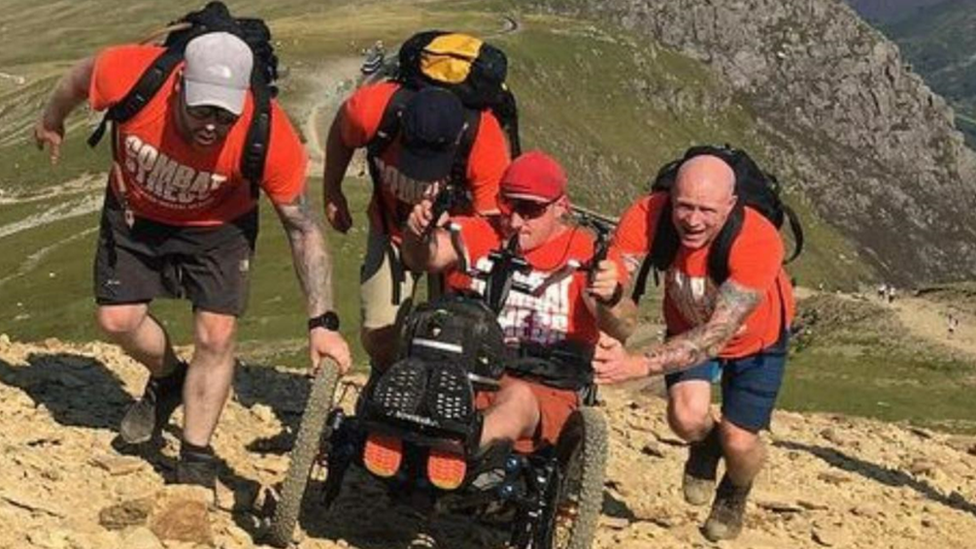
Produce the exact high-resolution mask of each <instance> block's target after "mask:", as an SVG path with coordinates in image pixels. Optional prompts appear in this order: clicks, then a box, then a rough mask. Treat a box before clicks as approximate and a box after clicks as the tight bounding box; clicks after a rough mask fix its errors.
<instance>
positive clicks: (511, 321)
mask: <svg viewBox="0 0 976 549" xmlns="http://www.w3.org/2000/svg"><path fill="white" fill-rule="evenodd" d="M498 205H499V210H500V211H501V216H499V218H497V219H487V218H484V217H455V218H451V219H449V220H448V219H446V216H441V219H436V220H435V219H434V216H435V214H434V212H433V208H432V204H431V202H429V201H425V202H422V203H420V204H418V205H417V206H416V207H415V208H414V210H413V212H412V213H411V215H410V217H409V219H408V221H407V227H406V230H405V236H404V242H403V259H404V262H405V263H406V265H407V266H408V267H410V268H411V269H413V270H414V271H426V272H429V273H443V274H444V275H445V277H446V284H447V287H448V288H449V289H450V290H452V291H455V292H464V291H472V290H473V291H475V292H478V293H479V294H482V295H485V297H486V298H488V299H487V301H489V302H490V301H491V299H490V296H489V295H488V294H494V295H495V299H496V300H497V299H498V297H497V294H498V293H499V291H498V290H499V289H498V288H493V287H492V284H493V283H494V284H495V285H497V280H495V281H492V279H491V278H490V277H489V279H488V280H487V281H486V280H484V279H483V278H479V277H478V276H477V275H474V276H472V274H473V273H475V272H482V273H484V272H489V271H491V269H492V267H493V266H494V267H496V268H497V267H498V263H499V262H500V261H505V262H513V261H514V262H515V263H517V265H515V266H514V267H512V265H506V268H509V267H511V268H515V270H516V272H514V274H513V275H512V276H511V277H510V278H509V284H510V286H508V287H506V288H504V291H503V292H501V295H502V298H501V299H502V300H503V302H500V303H497V305H496V306H497V309H496V310H495V311H494V313H495V314H497V320H498V325H500V327H501V329H502V331H503V341H504V347H506V348H507V352H509V353H511V354H512V355H513V356H515V357H518V358H515V360H514V361H509V362H508V367H507V368H506V372H505V374H504V375H502V376H501V378H500V380H499V381H497V382H496V385H497V388H496V389H497V390H492V391H478V392H477V393H476V398H475V408H476V409H477V410H478V415H479V420H480V423H479V427H480V432H476V433H475V435H474V437H473V439H472V440H469V441H468V444H467V448H461V449H460V450H459V449H453V448H446V449H445V448H432V449H431V451H430V454H429V456H428V459H427V477H428V479H429V480H430V482H431V483H432V484H433V485H434V486H436V487H438V488H440V489H442V490H452V489H455V488H457V487H458V486H460V485H461V484H462V482H463V481H464V479H465V476H466V468H467V461H466V459H465V458H466V456H465V450H467V452H468V453H469V455H471V454H474V455H477V453H478V452H484V451H486V450H487V449H488V448H490V447H492V446H494V445H496V444H498V443H502V444H508V443H511V444H513V445H514V450H515V451H517V452H523V453H531V452H534V451H536V450H537V449H539V448H541V447H544V446H547V445H554V444H555V442H556V439H557V437H558V436H559V433H560V431H561V429H562V427H563V425H564V424H565V423H566V421H567V419H568V418H569V416H570V414H571V413H572V412H573V411H574V410H575V409H576V408H578V407H579V405H580V393H579V391H578V389H580V388H581V387H582V386H583V385H589V384H590V382H591V381H592V368H591V366H590V360H591V359H592V353H593V349H594V347H595V345H596V343H597V341H598V339H599V338H600V337H601V331H602V332H604V334H603V336H602V337H614V338H617V339H621V340H623V339H625V338H626V337H627V336H628V335H630V333H629V332H631V331H632V329H633V326H634V323H635V317H636V308H635V307H634V305H633V302H632V301H631V300H629V299H621V297H622V292H623V286H624V284H625V281H624V280H621V277H623V276H625V270H624V268H623V265H622V264H621V262H620V258H619V257H617V256H615V255H611V256H610V257H609V258H608V257H607V256H606V255H605V254H606V250H602V251H601V250H598V249H596V248H597V246H596V239H595V238H594V235H593V234H592V232H591V231H589V230H587V229H585V228H583V227H581V226H579V225H574V224H573V223H571V222H570V221H569V220H568V219H567V216H568V214H569V213H570V205H569V198H568V197H567V195H566V175H565V172H564V171H563V169H562V167H561V166H560V165H559V164H558V163H557V162H556V161H555V160H553V159H552V158H550V157H549V156H547V155H545V154H543V153H541V152H536V151H533V152H529V153H526V154H524V155H522V156H520V157H519V158H517V159H516V160H515V161H514V162H512V164H511V165H510V166H509V168H508V169H507V171H506V172H505V174H504V176H503V177H502V181H501V188H500V194H499V198H498ZM500 249H501V250H507V251H508V252H509V253H508V254H507V255H504V256H500V255H499V254H498V253H497V252H496V251H497V250H500ZM468 266H472V267H474V269H471V270H469V269H468ZM424 341H426V340H424ZM430 345H432V344H430ZM512 364H515V365H521V367H516V368H512V367H511V365H512ZM499 373H500V372H499ZM431 379H433V378H431ZM485 381H487V384H488V385H491V383H492V381H493V380H485ZM476 385H477V384H476ZM402 452H403V449H402V442H401V440H400V438H399V437H396V436H384V435H383V434H379V433H372V434H371V435H370V436H369V438H368V439H367V441H366V445H365V450H364V454H363V460H364V464H365V465H366V467H367V469H369V470H370V471H371V472H372V473H373V474H375V475H377V476H381V477H390V476H393V475H395V474H396V473H397V471H398V470H399V468H400V464H401V459H402Z"/></svg>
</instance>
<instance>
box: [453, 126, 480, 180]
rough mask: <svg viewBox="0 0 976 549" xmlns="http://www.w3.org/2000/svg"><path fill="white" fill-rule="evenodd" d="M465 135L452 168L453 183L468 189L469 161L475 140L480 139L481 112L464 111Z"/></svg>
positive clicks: (462, 136) (455, 154) (460, 142)
mask: <svg viewBox="0 0 976 549" xmlns="http://www.w3.org/2000/svg"><path fill="white" fill-rule="evenodd" d="M464 122H465V127H464V133H462V134H461V140H460V141H459V142H458V146H457V150H456V152H455V153H454V164H453V165H452V166H451V182H452V183H454V184H455V185H458V186H460V187H462V188H466V187H467V184H466V182H467V180H468V160H469V159H470V157H471V149H472V148H473V147H474V142H475V139H477V138H478V130H479V129H480V127H481V111H476V110H474V109H465V110H464Z"/></svg>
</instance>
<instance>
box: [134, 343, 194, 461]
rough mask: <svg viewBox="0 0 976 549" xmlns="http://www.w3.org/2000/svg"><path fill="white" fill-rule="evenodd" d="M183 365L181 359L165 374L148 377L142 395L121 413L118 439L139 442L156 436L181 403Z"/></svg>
mask: <svg viewBox="0 0 976 549" xmlns="http://www.w3.org/2000/svg"><path fill="white" fill-rule="evenodd" d="M186 370H187V364H186V362H183V361H182V360H181V361H180V362H179V363H178V364H177V365H176V369H175V370H173V373H171V374H170V375H168V376H166V377H159V378H157V377H150V378H149V381H148V382H147V383H146V389H145V391H143V393H142V398H140V399H139V400H137V401H136V402H135V403H133V404H132V406H129V409H128V410H126V412H125V417H123V418H122V423H121V425H119V434H120V435H121V436H122V440H124V441H126V442H127V443H129V444H141V443H143V442H147V441H149V440H150V439H152V438H153V437H155V436H158V435H159V434H160V433H161V432H162V430H163V427H165V426H166V424H167V423H168V422H169V418H170V416H171V415H173V412H174V411H175V410H176V408H177V407H178V406H179V405H180V403H182V402H183V381H184V380H185V379H186Z"/></svg>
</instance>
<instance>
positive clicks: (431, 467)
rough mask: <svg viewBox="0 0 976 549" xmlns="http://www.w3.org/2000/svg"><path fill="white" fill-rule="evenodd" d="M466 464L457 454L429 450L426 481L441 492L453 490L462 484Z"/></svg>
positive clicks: (466, 468)
mask: <svg viewBox="0 0 976 549" xmlns="http://www.w3.org/2000/svg"><path fill="white" fill-rule="evenodd" d="M467 471H468V464H467V462H466V461H465V460H464V456H463V455H462V454H459V453H457V452H450V451H445V450H438V449H436V448H434V449H431V451H430V455H428V456H427V479H428V480H430V483H431V484H433V485H434V486H436V487H438V488H440V489H441V490H454V489H456V488H457V487H458V486H461V483H462V482H464V475H465V474H466V473H467Z"/></svg>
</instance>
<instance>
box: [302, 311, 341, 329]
mask: <svg viewBox="0 0 976 549" xmlns="http://www.w3.org/2000/svg"><path fill="white" fill-rule="evenodd" d="M319 327H322V328H325V329H326V330H329V331H332V332H338V331H339V315H337V314H336V313H335V311H326V312H324V313H322V314H320V315H319V316H313V317H312V318H310V319H308V331H310V332H311V331H312V330H314V329H315V328H319Z"/></svg>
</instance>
